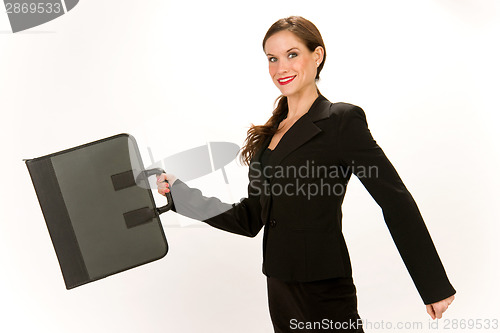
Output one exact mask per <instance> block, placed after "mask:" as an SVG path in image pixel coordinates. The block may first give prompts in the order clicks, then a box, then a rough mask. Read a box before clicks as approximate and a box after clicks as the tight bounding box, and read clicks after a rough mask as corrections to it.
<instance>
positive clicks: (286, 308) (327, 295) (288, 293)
mask: <svg viewBox="0 0 500 333" xmlns="http://www.w3.org/2000/svg"><path fill="white" fill-rule="evenodd" d="M267 293H268V300H269V312H270V315H271V320H272V323H273V326H274V331H275V332H276V333H285V332H352V333H354V332H356V333H358V332H364V331H363V327H362V323H361V318H360V317H359V314H358V306H357V305H358V304H357V297H356V287H355V286H354V283H353V279H352V277H337V278H331V279H326V280H320V281H313V282H288V281H281V280H278V279H276V278H272V277H267Z"/></svg>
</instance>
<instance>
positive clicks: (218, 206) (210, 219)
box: [157, 172, 263, 237]
mask: <svg viewBox="0 0 500 333" xmlns="http://www.w3.org/2000/svg"><path fill="white" fill-rule="evenodd" d="M165 177H166V175H165V174H162V175H161V176H160V177H159V178H158V182H157V184H158V192H159V193H160V194H163V193H164V190H165V187H164V186H161V183H162V182H163V180H164V179H165ZM249 178H250V172H249ZM169 181H171V178H169ZM171 183H172V185H169V188H170V189H171V191H172V198H173V201H174V207H173V209H172V210H173V211H175V212H176V213H178V214H181V215H183V216H186V217H190V218H192V219H195V220H198V221H203V222H205V223H207V224H209V225H211V226H213V227H215V228H218V229H221V230H224V231H228V232H232V233H235V234H239V235H243V236H248V237H255V236H256V235H257V234H258V233H259V231H260V229H261V228H262V226H263V223H262V221H261V217H260V213H261V206H260V201H259V197H258V196H256V195H252V193H251V191H250V189H251V186H250V184H249V186H248V198H244V199H242V200H241V201H240V202H239V203H233V204H228V203H224V202H222V201H221V200H219V199H218V198H215V197H205V196H203V194H202V193H201V191H200V190H198V189H196V188H190V187H189V186H187V185H186V184H185V183H184V182H183V181H181V180H180V179H175V178H174V179H173V180H172V181H171ZM163 184H164V183H163Z"/></svg>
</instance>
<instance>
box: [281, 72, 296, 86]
mask: <svg viewBox="0 0 500 333" xmlns="http://www.w3.org/2000/svg"><path fill="white" fill-rule="evenodd" d="M296 76H297V75H294V76H287V77H284V78H282V79H278V83H279V84H281V85H282V86H283V85H285V84H289V83H290V82H292V81H293V79H295V77H296Z"/></svg>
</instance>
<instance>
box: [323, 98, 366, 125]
mask: <svg viewBox="0 0 500 333" xmlns="http://www.w3.org/2000/svg"><path fill="white" fill-rule="evenodd" d="M321 114H322V117H321V118H334V119H336V120H339V121H341V122H345V121H349V120H351V119H353V118H357V119H362V120H364V121H365V122H366V115H365V111H364V110H363V109H362V108H361V107H360V106H358V105H356V104H352V103H347V102H333V103H332V102H330V101H329V100H327V99H326V98H324V99H323V101H322V103H321Z"/></svg>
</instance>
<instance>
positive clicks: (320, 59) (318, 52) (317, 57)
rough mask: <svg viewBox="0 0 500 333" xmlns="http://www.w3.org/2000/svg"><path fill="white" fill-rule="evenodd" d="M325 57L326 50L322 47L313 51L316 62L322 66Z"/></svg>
mask: <svg viewBox="0 0 500 333" xmlns="http://www.w3.org/2000/svg"><path fill="white" fill-rule="evenodd" d="M324 55H325V49H324V48H323V47H322V46H317V47H316V49H315V50H314V51H313V57H314V61H316V63H318V64H320V65H321V63H322V62H323V58H324Z"/></svg>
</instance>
